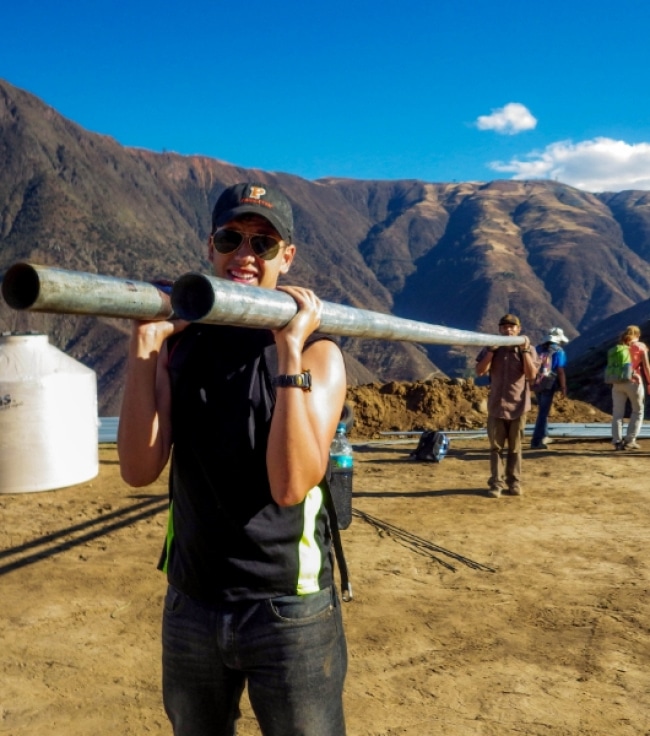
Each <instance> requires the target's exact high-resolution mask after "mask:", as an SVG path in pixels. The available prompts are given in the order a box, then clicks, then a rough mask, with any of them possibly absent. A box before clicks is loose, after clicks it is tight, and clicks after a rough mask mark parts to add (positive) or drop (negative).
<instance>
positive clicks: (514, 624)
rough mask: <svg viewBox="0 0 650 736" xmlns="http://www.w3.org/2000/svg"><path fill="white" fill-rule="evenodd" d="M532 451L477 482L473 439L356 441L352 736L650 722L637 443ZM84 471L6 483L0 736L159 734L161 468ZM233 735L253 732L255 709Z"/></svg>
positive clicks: (645, 545)
mask: <svg viewBox="0 0 650 736" xmlns="http://www.w3.org/2000/svg"><path fill="white" fill-rule="evenodd" d="M641 444H642V447H643V448H644V449H643V450H641V451H637V452H630V453H617V454H615V453H613V452H611V451H610V449H609V447H610V446H609V444H608V443H607V442H604V441H593V440H592V441H584V440H562V441H557V442H556V443H555V444H553V445H551V447H550V448H549V449H548V450H547V451H542V452H531V451H526V453H525V459H524V472H525V483H524V491H525V494H524V496H523V497H521V498H514V497H503V498H501V499H498V500H495V499H490V498H488V497H486V495H485V493H484V487H485V480H486V478H487V467H488V457H487V444H486V441H485V440H482V439H473V440H469V439H462V438H454V439H453V440H452V445H451V449H450V452H449V455H448V456H447V458H446V459H445V460H444V461H443V462H442V463H441V464H439V465H428V464H419V463H414V462H412V461H410V460H408V452H409V450H410V449H412V447H413V445H411V446H409V445H402V444H396V445H392V446H389V445H386V444H385V443H383V444H380V445H377V444H367V445H365V446H360V447H358V448H357V452H356V474H355V499H354V507H355V509H356V510H357V511H358V512H359V513H360V514H366V515H369V516H370V517H373V518H375V519H378V520H380V521H381V522H382V523H385V524H386V525H390V526H389V530H388V531H387V530H386V528H385V526H384V525H383V524H380V526H379V528H378V527H377V526H375V525H374V524H373V523H371V522H370V520H369V519H368V518H367V517H366V518H364V517H362V516H356V517H355V518H354V520H353V523H352V526H351V527H350V528H349V529H348V530H347V531H345V532H344V542H345V547H346V551H347V556H348V562H349V565H350V567H351V570H352V577H353V583H354V591H355V599H354V601H353V602H351V603H349V604H346V605H345V607H344V616H345V621H346V628H347V636H348V646H349V653H350V666H349V672H348V678H347V685H346V695H345V698H346V709H347V719H348V734H349V736H388V735H390V736H395V735H397V734H403V735H408V736H428V735H429V734H431V735H433V734H447V735H452V736H474V735H476V736H478V735H481V736H488V735H489V736H497V735H498V736H506V735H509V734H513V735H515V734H516V735H517V736H521V735H522V734H525V735H526V736H640V735H644V734H645V735H647V734H650V676H649V674H648V673H649V672H650V597H649V595H648V592H649V590H648V588H649V587H650V556H649V554H648V552H649V547H650V544H649V542H648V539H649V538H650V533H649V532H648V520H649V519H650V489H649V488H648V481H647V478H648V476H649V475H650V453H649V452H648V451H650V440H642V441H641ZM100 455H101V469H100V474H99V476H98V477H97V478H96V479H95V480H93V481H92V482H89V483H85V484H82V485H79V486H76V487H73V488H66V489H61V490H57V491H50V492H46V493H38V494H22V495H4V496H0V541H1V549H2V551H1V554H0V582H1V590H2V626H1V628H0V651H1V652H2V654H1V659H0V662H1V665H0V673H1V681H2V688H1V689H0V734H10V735H11V736H41V735H47V736H89V735H93V736H96V735H97V734H100V735H102V736H104V735H108V734H120V736H130V735H132V736H142V735H143V734H169V733H170V729H169V726H168V724H167V721H166V718H165V715H164V713H163V710H162V706H161V699H160V684H159V681H160V643H159V631H160V610H161V601H162V596H163V591H164V586H165V584H164V580H163V578H162V576H161V574H160V573H159V572H157V571H156V569H155V566H156V562H157V558H158V554H159V552H160V549H161V544H162V540H163V535H164V528H165V523H166V508H165V507H166V490H165V479H164V478H163V479H161V480H160V481H159V482H158V483H156V484H155V485H153V486H151V487H149V488H147V489H145V490H144V491H142V490H140V491H139V492H134V491H133V490H132V489H129V488H127V487H126V486H125V485H124V484H123V483H122V481H121V480H120V478H119V473H118V469H117V457H116V450H115V447H114V446H113V445H104V446H102V447H101V452H100ZM239 733H240V735H241V736H255V735H256V734H258V733H259V731H258V729H257V726H256V724H255V722H254V720H253V718H252V717H251V714H250V710H249V708H248V706H247V704H246V703H245V704H244V716H243V718H242V721H241V726H240V730H239Z"/></svg>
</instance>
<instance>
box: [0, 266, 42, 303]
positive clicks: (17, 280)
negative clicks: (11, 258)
mask: <svg viewBox="0 0 650 736" xmlns="http://www.w3.org/2000/svg"><path fill="white" fill-rule="evenodd" d="M40 291H41V280H40V278H39V276H38V271H37V270H36V269H35V268H34V267H33V266H30V265H29V263H16V264H14V265H13V266H12V267H11V268H10V269H9V270H8V271H7V273H6V274H5V275H4V278H3V279H2V296H3V297H4V300H5V301H6V302H7V304H8V305H9V306H10V307H11V308H12V309H29V308H30V307H31V306H32V305H33V304H35V303H36V301H37V299H38V297H39V294H40Z"/></svg>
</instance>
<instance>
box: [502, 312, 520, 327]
mask: <svg viewBox="0 0 650 736" xmlns="http://www.w3.org/2000/svg"><path fill="white" fill-rule="evenodd" d="M499 324H500V325H516V326H517V327H520V326H521V321H520V320H519V317H517V315H516V314H504V315H503V317H501V319H500V320H499Z"/></svg>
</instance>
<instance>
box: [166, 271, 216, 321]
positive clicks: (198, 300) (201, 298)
mask: <svg viewBox="0 0 650 736" xmlns="http://www.w3.org/2000/svg"><path fill="white" fill-rule="evenodd" d="M171 300H172V308H173V310H174V314H175V315H176V316H177V317H180V318H181V319H184V320H187V321H188V322H196V321H197V320H200V319H202V318H203V317H205V316H206V315H207V314H209V313H210V311H211V310H212V307H213V306H214V300H215V296H214V288H213V287H212V284H211V283H210V281H209V280H208V278H206V276H204V275H203V274H200V273H186V274H185V275H184V276H181V277H180V278H178V279H176V281H174V285H173V287H172V294H171Z"/></svg>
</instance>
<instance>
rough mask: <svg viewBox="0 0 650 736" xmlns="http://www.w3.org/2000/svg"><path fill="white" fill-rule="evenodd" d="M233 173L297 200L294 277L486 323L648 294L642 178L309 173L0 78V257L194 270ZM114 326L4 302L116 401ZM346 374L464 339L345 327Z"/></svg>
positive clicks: (358, 301) (93, 266) (536, 330)
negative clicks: (134, 133) (403, 336)
mask: <svg viewBox="0 0 650 736" xmlns="http://www.w3.org/2000/svg"><path fill="white" fill-rule="evenodd" d="M247 178H256V179H260V180H261V181H263V182H269V183H271V182H272V183H275V184H277V185H278V186H280V187H282V188H283V189H284V190H285V191H286V192H287V194H288V196H289V197H290V199H291V200H292V202H293V203H294V207H295V212H296V241H297V243H298V245H299V257H298V259H297V261H296V263H295V267H294V268H293V269H292V273H291V279H292V280H294V281H296V282H302V283H305V284H306V285H308V286H311V287H313V288H314V289H316V290H317V292H318V293H319V294H320V295H321V296H322V297H323V298H324V299H327V300H329V301H333V302H338V303H345V304H351V305H353V306H358V307H362V308H364V309H371V310H376V311H380V312H392V313H394V314H397V315H399V316H405V317H409V318H415V319H418V320H422V321H425V322H430V323H434V324H443V325H448V326H451V327H458V328H465V329H472V330H474V329H478V330H481V331H488V332H494V331H495V330H496V322H497V320H498V317H499V316H500V314H502V313H504V312H506V311H514V312H518V313H520V314H521V316H522V318H523V320H524V323H525V329H526V332H528V333H529V334H530V335H531V337H532V339H533V340H537V339H539V338H541V336H542V335H543V333H544V331H545V330H547V329H548V327H550V326H551V325H552V324H555V325H559V326H561V327H563V328H564V329H565V331H566V332H567V334H568V335H570V336H571V337H575V336H577V335H578V334H579V333H580V332H582V331H584V330H586V329H588V328H590V327H591V326H593V325H595V324H597V323H598V322H599V321H600V320H602V319H605V318H607V317H609V316H610V315H612V314H614V313H616V312H619V311H621V310H623V309H626V308H629V307H631V306H633V305H634V304H636V303H638V302H640V301H643V300H644V299H647V298H648V296H649V294H650V264H649V262H648V257H649V256H648V254H649V253H650V205H649V201H650V200H649V195H648V193H643V192H628V193H620V194H617V195H612V194H607V195H600V196H595V195H591V194H587V193H585V192H581V191H579V190H576V189H573V188H571V187H567V186H564V185H561V184H558V183H556V182H548V181H543V182H510V181H497V182H491V183H487V184H481V183H461V184H433V183H426V182H419V181H379V182H373V181H353V180H341V179H325V180H320V181H315V182H312V181H306V180H304V179H300V178H299V177H296V176H291V175H288V174H272V173H268V172H262V171H250V170H244V169H241V168H238V167H236V166H231V165H228V164H225V163H223V162H220V161H217V160H213V159H208V158H204V157H187V156H185V157H183V156H178V155H175V154H167V153H164V154H157V153H153V152H149V151H143V150H134V149H126V148H124V147H122V146H119V145H118V144H117V143H116V142H115V141H114V140H112V139H110V138H107V137H106V136H99V135H95V134H92V133H88V132H87V131H84V130H83V129H82V128H81V127H79V126H77V125H75V124H74V123H73V122H71V121H68V120H66V119H65V118H63V117H62V116H60V115H59V114H58V113H57V112H56V111H55V110H53V109H52V108H51V107H48V106H47V105H45V104H44V103H43V102H41V101H40V100H38V99H37V98H35V97H33V96H32V95H30V94H28V93H27V92H24V91H22V90H19V89H16V88H15V87H12V86H11V85H9V84H7V83H4V82H0V273H1V272H3V271H4V270H5V269H6V268H8V267H9V266H10V265H11V264H13V263H15V262H17V261H19V260H31V261H33V262H37V263H44V264H50V265H57V266H61V267H64V268H69V269H73V270H82V271H90V272H99V273H105V274H111V275H118V276H129V277H132V278H138V279H149V278H155V277H159V276H167V277H171V278H174V277H176V276H179V275H181V274H182V273H185V272H187V271H189V270H207V269H208V264H207V261H206V259H205V253H206V245H205V244H206V240H207V235H208V229H209V221H210V208H211V205H212V203H213V202H214V201H215V199H216V198H217V196H218V194H219V193H220V192H221V190H222V189H223V187H224V186H226V185H228V184H231V183H234V182H236V181H240V180H242V179H247ZM127 327H128V326H127V325H123V324H119V325H118V324H116V323H111V322H107V321H102V320H97V319H93V318H87V319H81V318H72V317H61V316H51V315H47V316H46V315H31V314H24V313H20V314H17V313H15V312H13V311H12V310H9V308H8V307H7V306H6V305H4V304H0V329H37V330H42V331H47V332H48V334H50V335H51V338H52V341H53V342H54V343H55V344H57V345H58V346H59V347H61V348H63V349H64V350H66V351H67V352H69V353H70V354H72V355H73V356H74V357H76V358H78V359H81V360H83V361H84V362H85V363H87V364H89V365H91V366H93V367H95V368H96V369H97V370H98V374H99V378H100V387H101V394H100V400H101V402H102V406H101V408H102V410H103V411H104V412H105V413H106V412H109V411H110V412H111V413H114V411H115V408H116V402H117V400H118V397H119V385H120V380H121V370H122V366H123V363H122V361H123V355H124V333H125V330H126V329H127ZM343 344H344V348H345V350H346V354H347V357H348V365H349V371H350V381H351V383H359V382H361V383H364V382H369V381H371V380H380V381H390V380H415V379H422V378H427V377H429V376H431V375H435V374H437V373H438V372H439V370H438V367H437V366H439V367H440V368H441V369H442V370H443V371H444V372H446V373H448V374H450V375H454V374H458V375H462V374H466V373H467V372H469V371H470V370H471V366H472V365H473V358H474V353H475V352H476V351H475V350H474V351H471V350H461V349H457V348H453V347H446V346H438V347H431V346H430V347H428V348H423V347H420V346H416V345H412V344H404V343H399V342H390V343H386V342H377V341H371V340H366V341H360V340H349V339H347V340H343Z"/></svg>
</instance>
